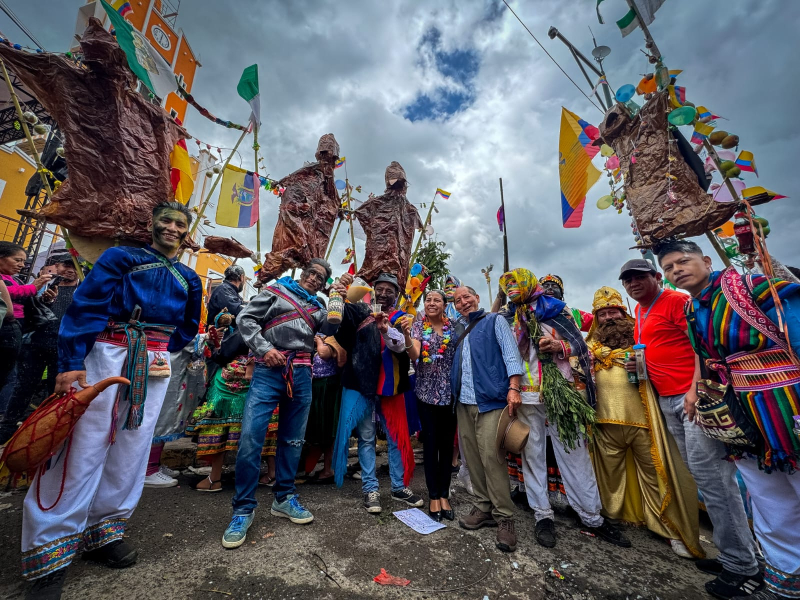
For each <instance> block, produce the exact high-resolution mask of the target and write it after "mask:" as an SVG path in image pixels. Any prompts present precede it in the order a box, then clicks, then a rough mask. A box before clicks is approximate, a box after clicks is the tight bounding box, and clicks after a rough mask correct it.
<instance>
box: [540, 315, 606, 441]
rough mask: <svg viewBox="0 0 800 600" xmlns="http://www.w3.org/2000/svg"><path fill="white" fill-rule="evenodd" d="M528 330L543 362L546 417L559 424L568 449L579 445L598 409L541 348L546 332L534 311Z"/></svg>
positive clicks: (558, 426)
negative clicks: (594, 407) (541, 341)
mask: <svg viewBox="0 0 800 600" xmlns="http://www.w3.org/2000/svg"><path fill="white" fill-rule="evenodd" d="M528 332H529V333H530V336H531V340H532V341H533V344H534V346H535V348H536V353H537V356H538V358H539V362H540V363H541V365H542V385H541V389H540V392H539V393H540V395H541V396H542V397H543V398H544V407H545V411H546V414H547V420H548V421H549V422H550V423H552V424H554V425H555V426H556V430H557V431H558V439H559V440H561V443H562V444H563V445H564V449H565V450H566V451H567V453H569V451H570V450H574V449H575V448H576V447H577V445H578V442H579V441H580V439H581V438H583V439H586V438H587V436H588V432H589V428H590V427H591V425H592V424H593V423H594V422H595V411H594V409H593V408H592V407H591V406H589V404H588V403H587V402H586V400H585V399H584V398H583V396H582V395H581V394H580V392H579V391H578V390H576V389H575V387H574V385H573V384H572V383H570V382H569V381H567V380H566V379H565V378H564V375H563V374H562V373H561V371H560V370H559V368H558V365H556V363H555V361H554V360H553V356H552V355H551V354H548V353H543V352H539V340H541V339H542V336H543V333H542V328H541V327H540V325H539V322H538V321H537V320H536V317H535V316H534V315H533V311H530V312H529V314H528Z"/></svg>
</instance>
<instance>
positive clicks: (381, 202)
mask: <svg viewBox="0 0 800 600" xmlns="http://www.w3.org/2000/svg"><path fill="white" fill-rule="evenodd" d="M385 179H386V191H385V192H384V193H383V195H382V196H375V197H373V198H370V199H369V200H367V201H366V202H365V203H364V204H362V205H361V206H360V207H358V209H357V210H356V211H355V215H356V218H357V219H358V222H359V223H361V226H362V227H363V228H364V232H365V233H366V234H367V243H366V248H365V251H364V262H363V263H362V265H361V268H360V269H359V270H358V275H359V277H362V278H363V279H364V280H365V281H367V282H369V283H372V282H373V281H374V280H375V279H376V278H377V277H378V275H380V274H381V273H392V274H393V275H397V282H398V283H399V284H400V289H401V290H404V289H405V285H406V279H407V278H408V272H409V270H410V269H411V265H410V264H409V262H410V261H411V244H412V243H413V241H414V232H416V231H417V230H420V229H422V219H420V217H419V212H417V209H416V207H415V206H414V205H413V204H411V203H410V202H409V201H408V199H407V198H406V190H407V189H408V181H407V180H406V172H405V171H404V170H403V167H401V166H400V163H398V162H396V161H392V164H390V165H389V166H388V167H387V168H386V176H385Z"/></svg>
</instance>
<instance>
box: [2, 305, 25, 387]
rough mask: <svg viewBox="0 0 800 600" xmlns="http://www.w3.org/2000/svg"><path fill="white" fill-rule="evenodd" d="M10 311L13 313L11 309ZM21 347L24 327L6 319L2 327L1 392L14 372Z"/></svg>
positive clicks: (15, 321)
mask: <svg viewBox="0 0 800 600" xmlns="http://www.w3.org/2000/svg"><path fill="white" fill-rule="evenodd" d="M8 310H9V312H11V307H9V309H8ZM20 346H22V327H21V326H20V323H19V321H17V320H14V319H11V320H9V319H6V320H5V321H4V322H3V324H2V326H1V327H0V390H2V389H3V387H4V386H5V384H6V380H7V379H8V376H9V374H10V373H11V371H13V370H14V365H15V364H16V363H17V357H18V355H19V350H20Z"/></svg>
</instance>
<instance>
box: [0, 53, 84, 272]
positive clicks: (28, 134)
mask: <svg viewBox="0 0 800 600" xmlns="http://www.w3.org/2000/svg"><path fill="white" fill-rule="evenodd" d="M0 68H2V70H3V79H5V81H6V86H7V87H8V93H9V94H11V99H12V100H13V101H14V108H15V109H16V112H17V118H19V122H20V125H21V126H22V131H23V133H24V134H25V137H26V138H27V140H28V143H29V144H30V145H31V153H32V154H33V160H34V161H35V162H36V172H37V173H39V178H40V179H41V180H42V186H43V187H44V191H45V195H46V196H47V199H48V200H50V199H51V198H52V197H53V189H52V188H51V187H50V180H49V179H47V175H46V174H45V171H46V169H45V168H44V165H43V164H42V158H41V156H39V151H38V150H37V149H36V145H35V144H34V143H33V136H32V135H31V132H30V129H28V123H27V121H25V118H24V117H23V116H22V114H23V113H22V106H20V104H19V98H17V93H16V92H15V91H14V86H13V85H12V84H11V77H10V76H9V75H8V71H7V70H6V63H5V62H3V59H0ZM64 240H65V241H66V243H67V246H68V247H69V248H72V242H70V240H69V232H68V231H67V230H66V229H64ZM69 255H70V256H71V257H72V264H73V265H74V267H75V272H76V273H77V274H78V279H80V280H81V281H83V269H81V266H80V264H78V259H77V258H76V257H75V255H74V254H72V252H70V253H69Z"/></svg>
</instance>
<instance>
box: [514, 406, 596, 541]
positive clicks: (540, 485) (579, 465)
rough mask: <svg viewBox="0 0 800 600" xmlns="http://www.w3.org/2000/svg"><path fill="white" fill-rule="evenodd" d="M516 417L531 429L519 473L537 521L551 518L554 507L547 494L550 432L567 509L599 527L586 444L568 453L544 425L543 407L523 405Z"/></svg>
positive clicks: (583, 443) (550, 429)
mask: <svg viewBox="0 0 800 600" xmlns="http://www.w3.org/2000/svg"><path fill="white" fill-rule="evenodd" d="M517 416H518V417H519V420H520V421H522V422H523V423H525V424H526V425H527V426H528V427H530V428H531V433H530V437H528V444H527V445H526V446H525V448H524V449H523V451H522V474H523V476H524V478H525V491H526V493H527V496H528V504H530V507H531V508H532V509H533V513H534V516H535V518H536V522H537V523H538V522H539V521H541V520H542V519H552V518H553V508H552V507H551V506H550V499H549V497H548V494H547V456H546V449H547V433H548V432H549V433H550V440H551V441H552V442H553V452H555V455H556V460H557V461H558V468H559V470H560V471H561V478H562V479H563V480H564V489H565V490H566V492H567V500H568V501H569V504H570V506H572V508H574V509H575V512H577V513H578V516H580V518H581V521H583V523H584V525H586V526H587V527H599V526H600V525H602V524H603V517H602V516H601V515H600V509H601V508H602V504H601V502H600V493H599V492H598V490H597V480H596V479H595V475H594V469H593V468H592V460H591V458H590V457H589V449H588V448H587V447H586V442H585V441H582V442H581V444H582V445H581V446H578V447H577V448H575V449H574V450H570V451H569V452H567V451H566V450H565V449H564V445H563V444H562V443H561V440H560V439H558V431H557V430H556V428H555V427H554V426H552V425H550V424H547V423H546V421H547V418H546V413H545V408H544V404H522V405H520V407H519V408H518V409H517Z"/></svg>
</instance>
